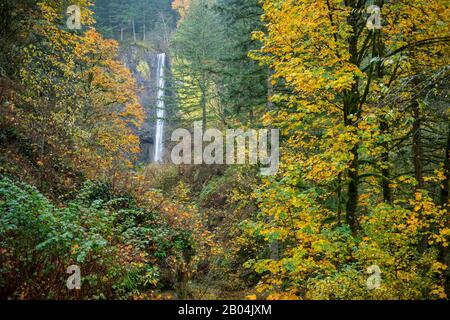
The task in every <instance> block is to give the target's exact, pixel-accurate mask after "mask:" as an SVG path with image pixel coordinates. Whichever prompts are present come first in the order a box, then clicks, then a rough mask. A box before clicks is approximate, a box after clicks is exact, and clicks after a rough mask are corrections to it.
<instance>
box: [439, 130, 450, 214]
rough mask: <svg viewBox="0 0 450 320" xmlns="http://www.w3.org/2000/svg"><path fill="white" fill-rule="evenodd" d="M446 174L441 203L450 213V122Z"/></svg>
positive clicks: (446, 152) (445, 162) (445, 159)
mask: <svg viewBox="0 0 450 320" xmlns="http://www.w3.org/2000/svg"><path fill="white" fill-rule="evenodd" d="M444 175H445V179H444V181H442V185H443V187H442V188H441V205H442V207H447V212H448V213H449V214H450V207H449V205H448V201H449V188H450V186H449V184H450V122H449V124H448V132H447V146H446V148H445V158H444Z"/></svg>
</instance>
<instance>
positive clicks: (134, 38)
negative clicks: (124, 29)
mask: <svg viewBox="0 0 450 320" xmlns="http://www.w3.org/2000/svg"><path fill="white" fill-rule="evenodd" d="M131 25H132V27H133V40H134V42H136V25H135V24H134V19H131Z"/></svg>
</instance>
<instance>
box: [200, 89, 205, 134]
mask: <svg viewBox="0 0 450 320" xmlns="http://www.w3.org/2000/svg"><path fill="white" fill-rule="evenodd" d="M204 83H205V82H203V83H202V84H201V85H200V91H201V95H202V96H201V98H200V106H201V108H202V130H203V133H204V132H205V130H206V88H205V85H204Z"/></svg>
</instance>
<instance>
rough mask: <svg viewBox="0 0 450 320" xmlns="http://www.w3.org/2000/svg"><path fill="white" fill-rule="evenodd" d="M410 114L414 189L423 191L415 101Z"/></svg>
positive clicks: (421, 155) (418, 124) (416, 105)
mask: <svg viewBox="0 0 450 320" xmlns="http://www.w3.org/2000/svg"><path fill="white" fill-rule="evenodd" d="M412 112H413V117H414V123H413V138H412V139H413V145H412V152H413V164H414V175H415V178H416V181H417V188H416V189H423V187H424V184H425V183H424V179H423V163H422V158H423V147H422V134H421V118H420V105H419V103H418V102H417V101H414V102H413V105H412Z"/></svg>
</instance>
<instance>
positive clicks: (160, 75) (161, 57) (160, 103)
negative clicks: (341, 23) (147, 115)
mask: <svg viewBox="0 0 450 320" xmlns="http://www.w3.org/2000/svg"><path fill="white" fill-rule="evenodd" d="M165 64H166V54H165V53H160V54H158V63H157V75H156V83H157V86H158V88H157V90H158V94H157V103H156V134H155V154H154V158H153V161H154V162H162V161H163V149H164V141H163V134H164V114H165V110H164V109H165V104H164V86H165V79H164V66H165Z"/></svg>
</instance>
